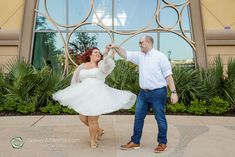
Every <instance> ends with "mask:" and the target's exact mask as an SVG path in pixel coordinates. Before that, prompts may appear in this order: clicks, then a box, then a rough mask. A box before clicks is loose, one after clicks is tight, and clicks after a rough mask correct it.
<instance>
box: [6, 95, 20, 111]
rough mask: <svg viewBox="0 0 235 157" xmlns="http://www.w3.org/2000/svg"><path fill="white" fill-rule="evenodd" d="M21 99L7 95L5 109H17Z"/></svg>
mask: <svg viewBox="0 0 235 157" xmlns="http://www.w3.org/2000/svg"><path fill="white" fill-rule="evenodd" d="M18 104H19V101H18V100H16V99H15V98H12V97H11V96H7V97H6V100H5V103H4V110H6V111H16V110H17V106H18Z"/></svg>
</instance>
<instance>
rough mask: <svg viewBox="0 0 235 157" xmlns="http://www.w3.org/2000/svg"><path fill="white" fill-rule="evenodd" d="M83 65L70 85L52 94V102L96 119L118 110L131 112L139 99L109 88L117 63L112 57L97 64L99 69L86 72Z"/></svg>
mask: <svg viewBox="0 0 235 157" xmlns="http://www.w3.org/2000/svg"><path fill="white" fill-rule="evenodd" d="M82 67H83V65H80V66H79V67H78V68H77V69H76V70H75V71H74V74H73V78H72V81H71V85H70V86H69V87H67V88H65V89H63V90H59V91H58V92H56V93H54V94H53V99H54V100H56V101H58V102H60V104H62V105H63V106H68V107H69V108H72V109H74V110H75V111H77V112H78V113H79V114H82V115H86V116H97V115H101V114H105V113H111V112H114V111H117V110H119V109H129V108H131V107H132V106H133V105H134V103H135V101H136V95H135V94H133V93H131V92H129V91H125V90H118V89H115V88H111V87H109V86H108V85H106V84H105V83H104V82H105V78H106V76H107V75H108V74H110V73H111V72H112V70H113V69H114V67H115V62H114V61H113V59H112V58H110V57H109V56H106V57H104V59H103V60H101V61H100V62H99V63H98V67H97V68H92V69H84V68H82Z"/></svg>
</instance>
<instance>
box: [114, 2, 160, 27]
mask: <svg viewBox="0 0 235 157" xmlns="http://www.w3.org/2000/svg"><path fill="white" fill-rule="evenodd" d="M156 6H157V1H156V0H148V1H143V0H135V1H133V0H129V1H126V0H115V6H114V27H115V29H116V30H138V29H141V28H144V27H146V26H152V27H156V22H155V18H154V13H155V9H156Z"/></svg>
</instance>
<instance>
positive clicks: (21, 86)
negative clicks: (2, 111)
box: [4, 59, 70, 113]
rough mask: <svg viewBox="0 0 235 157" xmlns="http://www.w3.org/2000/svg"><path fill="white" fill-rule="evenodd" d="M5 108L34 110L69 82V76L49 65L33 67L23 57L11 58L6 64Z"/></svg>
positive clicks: (22, 110) (23, 110)
mask: <svg viewBox="0 0 235 157" xmlns="http://www.w3.org/2000/svg"><path fill="white" fill-rule="evenodd" d="M7 68H8V70H9V73H8V74H7V76H6V79H5V84H6V93H5V94H4V98H5V99H6V103H5V106H6V107H5V108H7V110H10V111H15V110H17V111H19V112H22V113H27V110H29V112H34V111H35V110H36V109H38V108H39V107H40V106H43V105H45V104H47V103H48V102H49V101H52V100H51V96H52V93H53V92H55V91H56V90H58V89H61V88H63V87H65V86H66V85H68V84H69V82H70V76H68V77H64V76H63V74H62V73H61V72H55V71H53V69H51V67H50V66H47V65H44V67H43V68H42V69H41V70H37V69H35V68H34V67H33V66H32V65H31V64H28V63H27V62H26V61H25V60H23V59H13V60H11V61H10V62H9V63H8V66H7Z"/></svg>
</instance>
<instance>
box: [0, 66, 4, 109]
mask: <svg viewBox="0 0 235 157" xmlns="http://www.w3.org/2000/svg"><path fill="white" fill-rule="evenodd" d="M4 87H5V79H4V74H3V70H2V68H0V112H1V111H3V103H4V98H3V96H4V93H5V89H4Z"/></svg>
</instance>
